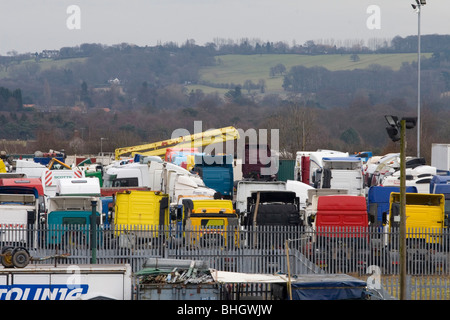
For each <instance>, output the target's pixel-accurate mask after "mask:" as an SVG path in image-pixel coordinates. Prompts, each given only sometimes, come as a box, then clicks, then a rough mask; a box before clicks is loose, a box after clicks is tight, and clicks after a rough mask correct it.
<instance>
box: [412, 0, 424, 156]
mask: <svg viewBox="0 0 450 320" xmlns="http://www.w3.org/2000/svg"><path fill="white" fill-rule="evenodd" d="M426 4H427V1H426V0H416V4H411V6H412V7H413V9H414V10H416V12H417V157H420V11H421V7H422V6H423V5H426Z"/></svg>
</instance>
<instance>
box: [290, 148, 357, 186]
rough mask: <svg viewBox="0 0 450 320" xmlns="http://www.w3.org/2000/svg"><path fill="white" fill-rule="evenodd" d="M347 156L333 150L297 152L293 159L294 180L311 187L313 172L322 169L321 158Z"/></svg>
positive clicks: (346, 153) (345, 153) (344, 153)
mask: <svg viewBox="0 0 450 320" xmlns="http://www.w3.org/2000/svg"><path fill="white" fill-rule="evenodd" d="M348 156H349V154H348V152H340V151H335V150H322V149H318V150H317V151H298V152H297V154H296V158H295V166H294V180H297V181H301V182H303V183H306V184H311V185H312V184H313V181H312V180H313V179H312V178H313V174H314V172H315V171H316V170H317V169H321V168H322V158H324V157H348Z"/></svg>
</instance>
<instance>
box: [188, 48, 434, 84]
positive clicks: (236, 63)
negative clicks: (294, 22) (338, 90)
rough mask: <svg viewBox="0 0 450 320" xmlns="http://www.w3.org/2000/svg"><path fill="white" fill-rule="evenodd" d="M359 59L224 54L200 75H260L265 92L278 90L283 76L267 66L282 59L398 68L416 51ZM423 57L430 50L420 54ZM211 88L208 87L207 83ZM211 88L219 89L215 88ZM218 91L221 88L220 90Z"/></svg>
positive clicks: (238, 79)
mask: <svg viewBox="0 0 450 320" xmlns="http://www.w3.org/2000/svg"><path fill="white" fill-rule="evenodd" d="M358 56H359V59H360V60H359V61H357V62H353V61H351V59H350V54H342V55H341V54H331V55H316V56H309V55H297V54H271V55H269V54H265V55H223V56H217V57H216V61H217V62H218V63H217V65H216V66H211V67H205V68H202V69H201V71H200V78H201V80H203V81H208V82H211V83H215V84H222V83H227V84H230V83H234V84H236V85H238V84H241V85H242V84H244V82H245V81H246V80H251V81H252V82H253V83H258V81H259V80H260V79H263V80H264V81H265V83H266V92H268V93H269V92H281V91H282V87H281V85H282V83H283V77H282V76H276V77H271V76H270V68H271V67H274V66H276V65H277V64H279V63H281V64H283V65H284V66H285V67H286V70H287V71H289V69H290V68H292V67H293V66H297V65H303V66H305V67H308V68H310V67H314V66H321V67H324V68H326V69H328V70H330V71H337V70H353V69H364V68H367V67H369V66H370V65H372V64H379V65H382V66H387V67H390V68H392V69H393V70H398V69H399V68H400V67H401V65H402V63H403V62H412V61H415V60H417V54H416V53H406V54H359V55H358ZM423 56H425V57H429V56H431V54H428V53H425V54H423ZM191 88H194V90H195V89H202V90H203V91H204V92H205V93H209V92H210V90H206V88H207V87H205V86H202V87H198V86H191V87H189V89H191ZM210 88H211V87H210ZM212 91H219V90H218V89H214V90H212ZM225 91H227V90H225ZM219 92H221V91H219Z"/></svg>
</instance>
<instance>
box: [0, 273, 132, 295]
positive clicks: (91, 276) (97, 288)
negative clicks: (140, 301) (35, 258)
mask: <svg viewBox="0 0 450 320" xmlns="http://www.w3.org/2000/svg"><path fill="white" fill-rule="evenodd" d="M132 286H133V279H132V272H131V266H130V265H129V264H120V265H99V264H97V265H76V266H74V265H72V266H70V265H59V266H54V265H40V264H36V265H28V266H27V267H25V268H21V269H0V300H91V299H92V300H132Z"/></svg>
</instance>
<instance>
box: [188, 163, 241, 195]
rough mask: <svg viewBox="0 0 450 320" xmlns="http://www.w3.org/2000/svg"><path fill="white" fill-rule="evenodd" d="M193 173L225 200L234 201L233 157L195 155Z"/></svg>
mask: <svg viewBox="0 0 450 320" xmlns="http://www.w3.org/2000/svg"><path fill="white" fill-rule="evenodd" d="M193 171H194V172H196V173H198V175H199V176H200V178H202V180H203V182H204V183H205V185H206V186H207V187H209V188H211V189H214V190H215V191H217V192H219V193H220V194H221V196H222V197H223V198H225V199H233V188H234V180H233V156H232V155H220V156H219V155H216V156H213V155H195V166H194V168H193Z"/></svg>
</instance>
